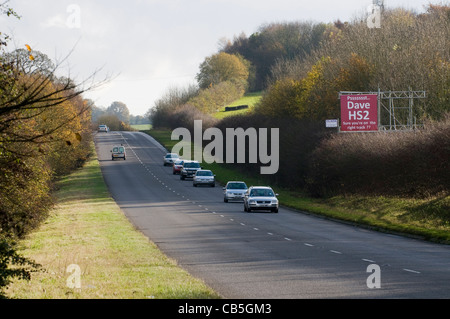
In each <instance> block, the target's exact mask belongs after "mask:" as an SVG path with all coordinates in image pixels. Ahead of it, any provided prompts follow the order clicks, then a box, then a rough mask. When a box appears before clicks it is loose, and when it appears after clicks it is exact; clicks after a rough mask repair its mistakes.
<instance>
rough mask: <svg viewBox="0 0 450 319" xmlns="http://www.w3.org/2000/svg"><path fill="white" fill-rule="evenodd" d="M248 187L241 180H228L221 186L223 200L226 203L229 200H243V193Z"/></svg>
mask: <svg viewBox="0 0 450 319" xmlns="http://www.w3.org/2000/svg"><path fill="white" fill-rule="evenodd" d="M247 189H248V187H247V184H245V182H242V181H229V182H228V183H227V184H226V185H225V187H224V188H223V201H224V202H225V203H228V201H230V200H240V201H242V200H244V194H245V192H246V191H247Z"/></svg>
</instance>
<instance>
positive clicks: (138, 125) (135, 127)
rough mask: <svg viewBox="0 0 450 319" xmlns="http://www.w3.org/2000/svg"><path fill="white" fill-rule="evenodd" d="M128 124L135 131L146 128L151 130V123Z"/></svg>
mask: <svg viewBox="0 0 450 319" xmlns="http://www.w3.org/2000/svg"><path fill="white" fill-rule="evenodd" d="M130 126H131V128H133V129H135V130H136V131H147V130H151V128H152V125H151V124H133V125H130Z"/></svg>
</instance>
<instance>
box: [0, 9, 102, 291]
mask: <svg viewBox="0 0 450 319" xmlns="http://www.w3.org/2000/svg"><path fill="white" fill-rule="evenodd" d="M0 13H3V14H6V15H8V16H11V15H12V16H16V17H18V15H17V14H15V12H14V11H13V10H12V9H10V8H9V7H7V5H6V4H5V3H3V4H0ZM8 40H9V36H7V35H5V34H4V33H0V296H3V289H4V287H5V286H6V285H8V283H9V282H10V280H11V279H12V278H22V279H28V278H29V274H30V271H32V270H33V269H36V266H37V265H36V264H35V263H34V262H32V261H30V260H28V259H26V258H24V257H22V256H20V255H19V254H18V253H17V252H16V249H17V247H16V245H15V242H16V240H17V239H20V238H23V237H24V236H25V235H26V234H28V233H29V232H30V231H32V230H33V229H35V228H36V227H37V226H38V225H39V224H40V223H41V222H42V221H43V220H45V218H46V217H47V215H48V212H49V209H50V208H51V207H52V205H53V198H52V195H51V191H52V182H53V180H54V178H55V177H57V176H60V175H62V174H66V173H68V172H70V171H71V170H73V169H75V168H77V167H79V166H80V165H81V164H82V163H83V162H84V161H85V160H86V159H87V157H88V156H89V154H90V152H91V141H92V139H91V130H90V122H91V113H90V106H91V103H89V102H88V101H85V100H84V99H83V98H82V94H83V93H84V92H86V91H88V90H90V89H92V88H93V87H95V86H97V85H100V84H101V83H102V82H98V83H94V84H92V85H90V86H88V85H87V84H88V83H91V82H92V80H93V78H94V76H95V73H94V74H93V75H92V76H91V77H90V78H88V79H86V80H85V81H83V82H81V83H78V84H77V83H75V82H74V81H73V80H72V79H70V78H68V77H61V76H57V75H56V73H57V70H58V68H59V66H60V65H61V63H63V62H64V60H63V61H61V62H53V61H52V60H51V59H50V58H48V57H47V56H46V55H45V54H44V53H41V52H39V51H34V50H33V49H32V48H31V47H30V46H29V45H25V48H26V49H18V50H15V51H12V52H7V51H6V46H7V44H8Z"/></svg>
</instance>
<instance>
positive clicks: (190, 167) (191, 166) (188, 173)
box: [180, 161, 201, 180]
mask: <svg viewBox="0 0 450 319" xmlns="http://www.w3.org/2000/svg"><path fill="white" fill-rule="evenodd" d="M199 169H201V167H200V163H199V162H198V161H184V163H183V168H182V169H181V172H180V179H181V180H184V179H186V178H193V177H194V175H195V173H197V171H198V170H199Z"/></svg>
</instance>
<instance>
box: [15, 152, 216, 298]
mask: <svg viewBox="0 0 450 319" xmlns="http://www.w3.org/2000/svg"><path fill="white" fill-rule="evenodd" d="M57 186H58V188H59V190H58V191H57V192H56V197H57V200H58V206H57V207H56V208H55V209H54V210H53V211H52V213H51V217H50V218H49V219H48V220H47V221H46V222H45V223H44V224H43V225H42V226H41V227H40V229H38V230H37V231H35V232H34V233H32V234H31V235H30V236H29V238H27V239H26V240H24V241H23V242H22V245H23V250H22V252H21V253H22V254H23V255H25V256H27V257H29V258H31V259H33V260H35V261H36V262H37V263H39V264H41V265H42V266H43V267H42V268H43V271H41V272H37V273H34V274H33V275H32V278H31V280H30V281H22V280H18V281H15V282H14V283H12V284H11V285H10V286H9V288H8V290H7V296H8V297H9V298H17V299H67V298H79V299H145V298H152V299H153V298H154V299H197V298H201V299H212V298H220V296H219V295H218V294H217V293H215V292H214V291H213V290H212V289H210V288H209V287H207V286H206V285H205V284H204V283H203V282H202V281H201V280H199V279H196V278H193V277H192V276H191V275H189V274H188V273H187V272H186V271H185V270H183V269H182V268H180V267H179V266H177V264H176V262H175V261H174V260H171V259H169V258H168V257H166V256H165V255H164V254H163V253H162V252H161V251H159V249H158V248H157V247H156V245H155V244H154V243H152V242H150V241H149V240H148V239H147V238H146V237H145V236H144V235H143V234H142V233H140V232H139V231H137V230H136V229H135V228H134V227H133V226H132V225H131V223H130V222H129V221H128V219H127V218H126V216H125V215H124V214H123V213H122V212H121V210H120V208H119V207H118V206H117V204H116V203H115V202H114V200H113V199H112V198H111V197H110V195H109V192H108V190H107V187H106V185H105V183H104V181H103V177H102V173H101V170H100V166H99V163H98V161H97V158H92V159H91V160H90V161H89V162H88V163H87V164H86V165H85V166H84V167H83V168H82V169H80V170H78V171H77V172H75V173H73V174H71V175H70V176H68V177H66V178H64V179H62V180H61V181H60V182H58V185H57ZM71 264H75V265H77V266H79V269H80V270H81V273H80V276H79V278H80V279H81V288H69V287H68V285H67V280H68V279H70V278H69V277H70V276H71V275H75V273H73V272H67V267H68V266H69V265H71Z"/></svg>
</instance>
